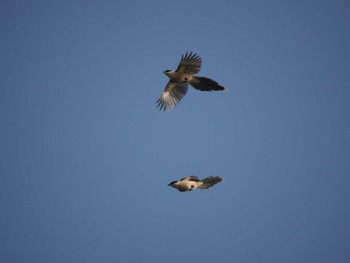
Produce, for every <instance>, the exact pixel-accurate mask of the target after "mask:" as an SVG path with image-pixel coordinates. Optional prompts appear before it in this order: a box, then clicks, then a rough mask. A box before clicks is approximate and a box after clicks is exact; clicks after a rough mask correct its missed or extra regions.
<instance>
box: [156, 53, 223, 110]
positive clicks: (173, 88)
mask: <svg viewBox="0 0 350 263" xmlns="http://www.w3.org/2000/svg"><path fill="white" fill-rule="evenodd" d="M201 65H202V59H201V58H200V57H199V56H198V55H197V54H195V53H192V52H190V53H188V52H186V54H185V55H182V56H181V60H180V63H179V66H178V67H177V69H176V70H165V71H163V73H164V74H165V75H167V76H168V77H169V79H170V80H169V82H168V84H167V85H166V87H165V89H164V91H163V93H162V95H161V96H160V98H159V99H158V100H157V102H156V103H157V107H159V110H162V109H163V110H168V111H170V110H172V109H174V108H175V106H176V105H177V104H178V103H179V102H180V100H181V99H182V98H183V96H185V95H186V93H187V88H188V84H190V85H191V86H192V87H194V88H195V89H197V90H200V91H213V90H216V91H219V90H221V91H228V89H227V88H225V87H223V86H221V85H219V84H218V83H217V82H216V81H214V80H212V79H208V78H204V77H197V76H195V75H196V74H197V73H198V72H199V70H200V69H201Z"/></svg>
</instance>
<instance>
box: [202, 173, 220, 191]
mask: <svg viewBox="0 0 350 263" xmlns="http://www.w3.org/2000/svg"><path fill="white" fill-rule="evenodd" d="M223 180H224V179H222V178H221V177H219V176H209V177H207V178H205V179H203V180H201V182H202V184H201V185H200V186H198V188H199V189H208V188H209V187H212V186H213V185H215V184H217V183H220V182H222V181H223Z"/></svg>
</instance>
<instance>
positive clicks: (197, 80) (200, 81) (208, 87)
mask: <svg viewBox="0 0 350 263" xmlns="http://www.w3.org/2000/svg"><path fill="white" fill-rule="evenodd" d="M189 83H190V84H191V85H192V87H194V88H195V89H198V90H200V91H213V90H215V91H218V90H222V91H228V88H225V87H223V86H221V85H219V84H218V83H217V82H216V81H214V80H212V79H208V78H204V77H193V78H192V79H191V80H190V82H189Z"/></svg>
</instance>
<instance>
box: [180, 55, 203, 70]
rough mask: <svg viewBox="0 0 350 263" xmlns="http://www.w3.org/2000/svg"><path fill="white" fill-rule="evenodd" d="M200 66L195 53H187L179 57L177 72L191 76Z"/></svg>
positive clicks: (200, 62) (198, 58)
mask: <svg viewBox="0 0 350 263" xmlns="http://www.w3.org/2000/svg"><path fill="white" fill-rule="evenodd" d="M201 65H202V59H201V58H200V57H199V56H198V55H197V54H196V53H192V52H190V53H188V52H186V54H185V55H182V56H181V60H180V63H179V66H178V67H177V69H176V71H177V72H182V73H187V74H191V75H195V74H197V73H198V72H199V71H200V69H201Z"/></svg>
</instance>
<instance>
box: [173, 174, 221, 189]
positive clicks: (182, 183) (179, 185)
mask: <svg viewBox="0 0 350 263" xmlns="http://www.w3.org/2000/svg"><path fill="white" fill-rule="evenodd" d="M223 180H224V179H222V178H220V177H219V176H215V177H214V176H209V177H207V178H205V179H203V180H200V179H199V178H198V177H197V176H194V175H191V176H188V177H184V178H181V179H180V180H178V181H173V182H171V183H170V184H168V186H171V187H174V188H176V189H177V190H179V191H180V192H186V191H192V190H194V189H197V188H198V189H208V188H209V187H212V186H213V185H215V184H217V183H220V182H222V181H223Z"/></svg>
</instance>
